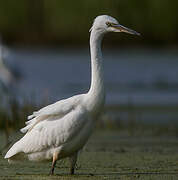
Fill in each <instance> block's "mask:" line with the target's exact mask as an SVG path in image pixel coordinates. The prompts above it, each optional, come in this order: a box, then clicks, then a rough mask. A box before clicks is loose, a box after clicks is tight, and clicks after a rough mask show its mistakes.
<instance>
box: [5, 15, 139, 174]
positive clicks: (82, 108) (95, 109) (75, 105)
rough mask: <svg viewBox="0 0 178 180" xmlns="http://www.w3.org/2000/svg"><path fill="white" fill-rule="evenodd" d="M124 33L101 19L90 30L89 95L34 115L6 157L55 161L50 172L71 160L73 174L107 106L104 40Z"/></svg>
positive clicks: (113, 22)
mask: <svg viewBox="0 0 178 180" xmlns="http://www.w3.org/2000/svg"><path fill="white" fill-rule="evenodd" d="M111 31H114V32H121V31H125V32H128V33H131V34H137V33H136V32H135V31H133V30H130V29H128V28H125V27H123V26H121V25H119V23H118V22H117V20H116V19H114V18H112V17H110V16H107V15H103V16H98V17H97V18H96V19H95V21H94V23H93V26H92V28H91V36H90V50H91V69H92V73H91V87H90V89H89V91H88V93H86V94H81V95H77V96H73V97H71V98H68V99H65V100H61V101H58V102H56V103H55V104H52V105H49V106H47V107H44V108H42V109H40V110H39V111H37V112H34V113H33V115H31V116H29V121H27V123H26V125H27V126H26V127H25V128H23V129H21V131H22V132H24V133H26V134H25V136H24V137H23V138H22V139H20V140H19V141H18V142H16V143H15V144H14V145H13V146H12V147H11V149H10V150H9V151H8V152H7V154H6V156H5V158H8V159H9V160H18V158H19V156H18V154H20V153H21V152H22V153H25V154H26V155H27V157H28V159H29V160H34V161H39V160H46V159H47V160H50V159H53V164H52V169H51V173H53V170H54V166H55V163H56V161H57V160H58V159H62V158H65V157H70V158H71V174H73V173H74V166H75V163H76V160H77V153H78V152H79V151H80V150H81V149H82V147H83V146H84V145H85V143H86V142H87V140H88V138H89V136H90V134H91V132H92V129H93V127H94V124H95V122H96V119H97V117H98V115H99V113H100V112H101V109H102V108H103V106H104V101H105V91H104V82H103V66H102V54H101V41H102V38H103V35H104V34H105V33H107V32H111Z"/></svg>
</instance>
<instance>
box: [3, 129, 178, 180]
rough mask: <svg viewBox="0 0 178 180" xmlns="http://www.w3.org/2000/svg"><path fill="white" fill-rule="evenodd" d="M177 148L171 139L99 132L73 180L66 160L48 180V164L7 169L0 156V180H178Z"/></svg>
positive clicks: (20, 165)
mask: <svg viewBox="0 0 178 180" xmlns="http://www.w3.org/2000/svg"><path fill="white" fill-rule="evenodd" d="M1 139H2V136H1ZM177 145H178V144H177V138H176V137H173V136H172V137H167V136H162V137H152V136H130V135H129V134H127V133H124V132H119V131H102V132H101V131H99V132H95V133H94V135H93V136H92V137H91V138H90V140H89V143H88V144H87V146H86V147H85V148H84V150H83V152H82V153H81V154H80V157H79V161H78V165H77V170H76V175H74V176H71V175H68V172H69V166H68V161H67V160H63V161H61V162H58V164H57V168H56V170H55V175H54V176H48V172H49V169H50V165H51V163H34V162H23V163H22V164H21V163H20V164H16V165H14V164H11V165H9V164H8V163H7V161H6V160H4V159H3V157H2V156H0V166H1V171H0V179H13V180H15V179H18V180H19V179H29V180H30V179H36V180H45V179H59V178H60V179H82V180H83V179H96V180H97V179H121V180H133V179H142V180H158V179H161V180H174V179H177V176H178V168H177V167H178V154H177Z"/></svg>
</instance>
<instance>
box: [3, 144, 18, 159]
mask: <svg viewBox="0 0 178 180" xmlns="http://www.w3.org/2000/svg"><path fill="white" fill-rule="evenodd" d="M19 145H20V144H19V142H16V143H15V144H14V145H13V146H12V147H11V148H10V149H9V151H8V152H7V153H6V155H5V157H4V158H5V159H9V158H11V157H13V156H15V155H16V154H18V153H19V152H21V151H20V148H19V147H20V146H19Z"/></svg>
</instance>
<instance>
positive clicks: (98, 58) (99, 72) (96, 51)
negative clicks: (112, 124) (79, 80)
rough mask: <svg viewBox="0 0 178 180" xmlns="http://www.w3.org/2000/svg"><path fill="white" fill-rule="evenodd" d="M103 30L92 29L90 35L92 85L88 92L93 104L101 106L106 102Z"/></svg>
mask: <svg viewBox="0 0 178 180" xmlns="http://www.w3.org/2000/svg"><path fill="white" fill-rule="evenodd" d="M103 35H104V33H103V32H99V31H97V30H94V29H93V30H92V31H91V35H90V52H91V86H90V90H89V92H88V96H89V98H90V100H89V101H90V102H91V103H93V106H96V107H98V106H100V104H103V103H104V98H105V91H104V77H103V63H102V53H101V42H102V39H103Z"/></svg>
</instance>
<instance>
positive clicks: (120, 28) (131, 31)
mask: <svg viewBox="0 0 178 180" xmlns="http://www.w3.org/2000/svg"><path fill="white" fill-rule="evenodd" d="M112 27H113V28H116V29H118V30H119V31H120V32H125V33H129V34H133V35H137V36H140V35H141V34H140V33H138V32H136V31H134V30H132V29H129V28H127V27H125V26H122V25H120V24H116V25H112Z"/></svg>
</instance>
